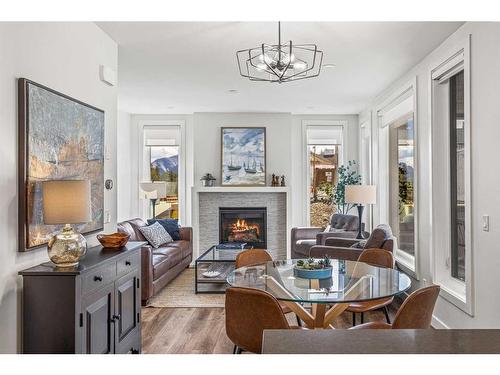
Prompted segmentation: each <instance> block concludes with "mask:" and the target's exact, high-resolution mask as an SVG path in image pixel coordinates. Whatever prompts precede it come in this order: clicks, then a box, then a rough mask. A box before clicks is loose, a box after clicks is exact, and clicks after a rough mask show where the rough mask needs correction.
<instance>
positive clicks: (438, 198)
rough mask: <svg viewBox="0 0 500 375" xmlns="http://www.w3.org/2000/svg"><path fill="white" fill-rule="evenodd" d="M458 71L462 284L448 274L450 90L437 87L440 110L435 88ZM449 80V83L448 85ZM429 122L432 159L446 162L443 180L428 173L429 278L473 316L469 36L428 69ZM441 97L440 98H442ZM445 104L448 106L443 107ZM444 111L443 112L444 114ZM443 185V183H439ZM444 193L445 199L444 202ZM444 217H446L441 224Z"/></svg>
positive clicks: (449, 264) (449, 236) (444, 163)
mask: <svg viewBox="0 0 500 375" xmlns="http://www.w3.org/2000/svg"><path fill="white" fill-rule="evenodd" d="M460 71H463V72H464V180H465V181H464V182H465V186H464V187H465V193H464V198H465V201H466V202H467V203H466V207H465V282H462V281H461V280H459V279H457V278H454V277H453V276H452V275H451V274H452V272H451V258H450V257H451V209H450V205H451V183H450V178H449V177H450V175H451V164H450V159H451V153H450V146H451V145H450V123H449V120H450V118H449V116H450V114H449V111H450V106H449V104H450V103H449V100H450V97H449V93H450V90H449V87H447V88H446V89H445V88H444V87H441V88H440V91H442V92H446V93H447V95H448V96H447V97H446V98H444V100H443V99H442V100H443V105H442V107H443V108H442V109H441V111H439V108H437V104H436V102H437V100H438V98H437V96H438V92H437V91H438V90H437V89H438V88H439V87H440V85H442V84H447V85H449V81H448V80H449V78H450V77H452V76H454V75H456V74H457V73H459V72H460ZM447 81H448V83H447ZM428 82H429V108H430V111H429V123H430V128H431V132H430V134H429V135H430V138H431V139H430V141H431V159H432V160H433V161H434V160H441V159H442V158H443V157H445V158H446V159H445V160H444V161H443V164H442V165H441V169H444V173H445V175H446V176H447V178H446V179H444V180H443V181H440V182H439V183H436V184H435V183H434V182H436V180H437V177H436V176H435V174H436V173H441V172H442V171H438V172H436V168H438V166H436V165H434V162H433V163H432V166H431V168H432V171H431V185H430V188H431V191H432V224H433V225H432V234H431V235H432V240H431V244H432V257H431V262H432V267H431V269H432V277H433V282H434V283H435V284H438V285H440V286H441V292H440V295H441V296H442V297H443V298H444V299H446V300H447V301H448V302H450V303H452V304H453V305H455V306H456V307H458V308H459V309H461V310H462V311H464V312H466V313H467V314H469V315H471V316H474V274H473V258H474V256H473V255H474V248H473V242H472V226H473V222H472V205H473V201H472V179H471V177H472V175H471V165H472V163H471V162H472V160H471V121H470V113H471V112H470V105H471V103H470V94H471V91H470V35H468V37H467V38H466V39H465V40H461V41H459V42H458V43H457V44H456V45H455V46H453V47H451V48H450V49H448V50H446V51H445V52H444V53H443V54H441V56H440V57H439V58H436V59H435V61H434V63H433V64H431V66H430V68H429V77H428ZM441 98H442V97H441ZM445 104H447V105H445ZM444 111H446V112H444ZM443 115H445V116H447V117H446V119H447V120H448V121H445V123H446V127H445V128H443V129H439V130H437V128H436V127H437V126H438V120H437V117H438V116H440V117H441V116H443ZM437 131H443V132H444V137H445V139H444V143H445V147H444V148H443V142H438V141H437V138H438V137H439V135H436V134H435V133H436V132H437ZM441 182H443V183H441ZM437 185H439V186H437ZM443 192H444V196H445V197H446V199H443ZM443 216H444V217H445V218H446V220H444V222H445V223H444V224H440V223H441V222H442V220H440V219H442V218H443Z"/></svg>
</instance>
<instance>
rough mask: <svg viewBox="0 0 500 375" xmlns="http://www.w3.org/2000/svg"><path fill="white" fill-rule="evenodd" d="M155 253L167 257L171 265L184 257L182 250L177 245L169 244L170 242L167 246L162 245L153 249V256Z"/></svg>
mask: <svg viewBox="0 0 500 375" xmlns="http://www.w3.org/2000/svg"><path fill="white" fill-rule="evenodd" d="M155 255H161V256H164V257H167V258H168V260H169V261H170V264H171V266H172V267H173V266H175V265H177V264H178V263H180V262H181V260H182V259H183V258H184V257H183V256H182V250H181V249H180V248H179V247H175V246H170V244H169V245H168V246H162V247H159V248H158V249H154V250H153V256H155Z"/></svg>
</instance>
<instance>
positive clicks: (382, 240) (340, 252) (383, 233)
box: [308, 224, 396, 260]
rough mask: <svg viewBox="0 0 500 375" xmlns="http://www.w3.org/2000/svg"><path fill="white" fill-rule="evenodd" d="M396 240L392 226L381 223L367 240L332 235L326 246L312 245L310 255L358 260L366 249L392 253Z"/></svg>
mask: <svg viewBox="0 0 500 375" xmlns="http://www.w3.org/2000/svg"><path fill="white" fill-rule="evenodd" d="M395 241H396V238H395V237H394V236H393V234H392V230H391V227H390V226H388V225H386V224H380V225H378V226H377V227H376V228H375V229H374V230H373V232H372V233H371V235H370V237H368V239H366V240H357V239H352V238H338V237H337V238H334V237H330V238H327V239H326V241H325V245H324V246H322V245H315V246H312V247H311V248H310V251H309V255H308V256H311V257H313V258H321V257H324V256H325V255H328V256H329V257H331V258H337V259H347V260H356V259H357V258H358V257H359V255H360V254H361V252H362V251H363V250H364V249H373V248H375V249H384V250H387V251H390V252H391V253H392V252H393V250H394V243H395Z"/></svg>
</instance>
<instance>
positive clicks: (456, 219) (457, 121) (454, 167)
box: [449, 71, 466, 281]
mask: <svg viewBox="0 0 500 375" xmlns="http://www.w3.org/2000/svg"><path fill="white" fill-rule="evenodd" d="M449 90H450V200H451V205H450V207H451V213H450V220H451V241H450V243H451V276H452V277H454V278H456V279H459V280H461V281H465V204H466V202H465V176H464V167H465V158H464V156H465V150H464V72H463V71H462V72H460V73H458V74H456V75H454V76H453V77H451V78H450V88H449Z"/></svg>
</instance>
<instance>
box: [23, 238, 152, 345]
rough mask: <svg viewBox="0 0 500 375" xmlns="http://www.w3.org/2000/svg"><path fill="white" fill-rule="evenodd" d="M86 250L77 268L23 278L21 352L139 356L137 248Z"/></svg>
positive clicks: (39, 269)
mask: <svg viewBox="0 0 500 375" xmlns="http://www.w3.org/2000/svg"><path fill="white" fill-rule="evenodd" d="M144 244H145V243H144V242H129V243H128V244H127V245H126V246H124V247H123V248H121V249H118V250H112V249H103V248H102V247H100V246H97V247H93V248H90V249H88V251H87V254H86V256H85V257H84V258H83V259H82V260H81V261H80V264H79V265H78V267H74V268H68V269H64V268H57V267H56V266H55V265H54V264H52V263H50V262H49V263H43V264H40V265H38V266H35V267H32V268H29V269H26V270H23V271H21V272H19V274H20V275H21V276H23V298H22V301H23V312H22V352H23V353H81V354H97V353H140V352H141V251H140V249H141V246H142V245H144Z"/></svg>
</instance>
